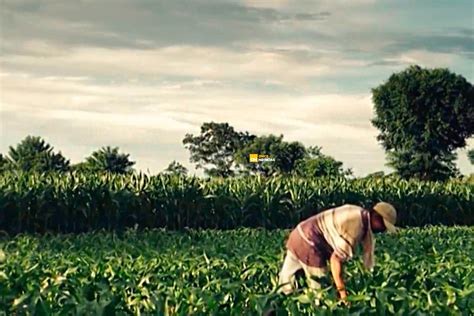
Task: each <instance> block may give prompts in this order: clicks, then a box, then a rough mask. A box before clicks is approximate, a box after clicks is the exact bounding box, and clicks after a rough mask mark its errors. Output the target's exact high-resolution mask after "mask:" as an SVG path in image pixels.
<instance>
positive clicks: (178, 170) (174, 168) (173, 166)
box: [163, 160, 188, 176]
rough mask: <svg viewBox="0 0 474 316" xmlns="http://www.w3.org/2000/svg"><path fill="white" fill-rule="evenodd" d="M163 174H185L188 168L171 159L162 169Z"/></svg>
mask: <svg viewBox="0 0 474 316" xmlns="http://www.w3.org/2000/svg"><path fill="white" fill-rule="evenodd" d="M163 173H164V174H177V175H183V176H185V175H187V174H188V169H186V167H185V166H183V165H182V164H180V163H179V162H177V161H175V160H173V161H172V162H171V163H170V164H169V165H168V167H167V168H166V169H165V170H164V171H163Z"/></svg>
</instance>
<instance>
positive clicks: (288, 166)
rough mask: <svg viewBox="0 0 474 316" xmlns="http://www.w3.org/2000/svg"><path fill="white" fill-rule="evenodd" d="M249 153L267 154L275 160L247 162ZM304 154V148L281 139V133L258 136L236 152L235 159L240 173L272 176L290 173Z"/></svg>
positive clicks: (296, 143) (297, 143)
mask: <svg viewBox="0 0 474 316" xmlns="http://www.w3.org/2000/svg"><path fill="white" fill-rule="evenodd" d="M250 154H260V155H269V156H270V158H274V159H275V161H268V162H259V163H253V162H249V155H250ZM304 156H305V148H304V146H303V145H302V144H301V143H299V142H286V141H283V135H280V136H275V135H268V136H260V137H256V138H254V140H253V141H252V142H251V143H249V144H248V145H247V146H245V147H244V148H242V149H241V150H240V151H239V152H237V154H236V161H237V164H238V165H239V167H240V168H241V170H242V173H244V174H245V173H250V174H259V175H262V176H266V177H267V176H274V175H284V174H290V173H291V172H292V171H293V170H294V169H295V166H296V163H297V162H298V160H300V159H302V158H303V157H304Z"/></svg>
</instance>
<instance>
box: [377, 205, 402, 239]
mask: <svg viewBox="0 0 474 316" xmlns="http://www.w3.org/2000/svg"><path fill="white" fill-rule="evenodd" d="M373 209H374V211H375V212H377V214H379V215H380V216H382V218H383V223H384V224H385V227H386V228H387V231H388V232H390V233H395V232H396V231H397V227H395V223H396V221H397V210H395V208H394V207H393V206H392V205H391V204H389V203H386V202H379V203H377V204H375V206H374V207H373Z"/></svg>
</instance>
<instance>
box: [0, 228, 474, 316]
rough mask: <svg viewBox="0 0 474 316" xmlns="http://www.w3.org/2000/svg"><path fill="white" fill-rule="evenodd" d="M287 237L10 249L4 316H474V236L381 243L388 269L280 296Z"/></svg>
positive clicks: (0, 283)
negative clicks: (343, 293) (342, 293)
mask: <svg viewBox="0 0 474 316" xmlns="http://www.w3.org/2000/svg"><path fill="white" fill-rule="evenodd" d="M287 235H288V231H287V230H265V229H248V228H245V229H239V230H226V231H222V230H218V231H216V230H183V231H181V232H170V231H168V230H164V229H154V230H133V229H131V230H126V231H124V232H122V233H116V232H94V233H86V234H69V235H36V236H32V235H17V236H15V237H9V238H3V239H0V315H2V311H3V315H114V314H118V315H141V314H142V315H145V314H146V315H150V314H152V315H226V316H227V315H261V314H262V312H264V311H266V310H268V309H270V308H273V309H274V310H275V311H276V312H277V315H295V316H296V315H349V314H350V315H473V314H474V244H473V243H472V240H473V239H474V228H473V227H425V228H413V229H406V230H402V231H401V232H400V233H399V234H397V235H388V234H382V235H377V236H376V239H377V247H376V253H375V254H376V265H375V269H374V271H373V272H368V271H366V270H365V269H364V268H363V266H362V262H361V259H360V257H356V258H354V259H353V260H351V261H349V262H348V264H347V265H346V268H345V270H346V271H345V280H346V287H347V289H348V293H349V297H348V300H349V301H350V302H351V303H352V304H351V306H350V307H344V306H341V305H340V303H338V301H337V299H336V293H335V290H334V286H333V284H332V281H331V279H330V278H329V276H328V278H326V280H324V282H323V288H322V290H321V291H318V292H317V293H313V292H310V291H308V287H307V286H306V285H305V282H306V281H305V280H304V278H302V277H301V278H299V280H298V281H299V282H298V284H299V285H300V286H299V287H298V289H297V290H296V291H295V292H294V293H293V294H291V295H289V296H284V295H280V294H278V293H277V292H276V290H277V288H278V286H277V277H278V272H279V269H280V268H281V264H282V261H283V255H284V248H283V247H282V246H283V243H284V240H285V238H286V237H287Z"/></svg>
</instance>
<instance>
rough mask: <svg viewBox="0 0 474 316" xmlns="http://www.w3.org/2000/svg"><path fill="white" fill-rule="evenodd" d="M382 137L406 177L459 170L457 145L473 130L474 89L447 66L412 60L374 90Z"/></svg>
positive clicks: (438, 175) (427, 176)
mask: <svg viewBox="0 0 474 316" xmlns="http://www.w3.org/2000/svg"><path fill="white" fill-rule="evenodd" d="M372 93H373V102H374V105H375V118H374V119H373V120H372V124H373V125H374V126H375V127H377V128H378V129H379V130H380V134H379V135H378V137H377V139H378V140H379V141H380V142H381V143H382V145H383V147H384V148H385V150H386V151H387V156H388V162H389V165H390V166H392V167H393V168H394V169H395V170H396V171H397V173H398V175H399V176H401V177H403V178H411V177H414V178H419V179H424V180H444V179H447V178H449V177H452V176H455V175H457V174H458V170H457V168H456V166H455V164H454V161H455V159H456V154H455V150H456V149H457V148H462V147H464V146H465V145H466V139H467V138H469V137H470V136H472V135H473V133H474V89H473V86H472V84H471V83H469V82H468V81H467V80H466V79H465V78H464V77H462V76H460V75H456V74H454V73H451V72H450V71H449V70H448V69H425V68H421V67H419V66H411V67H409V68H407V69H406V70H404V71H402V72H400V73H396V74H393V75H392V76H390V78H389V79H388V81H387V82H385V83H383V84H381V85H380V86H378V87H377V88H375V89H373V90H372Z"/></svg>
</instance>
